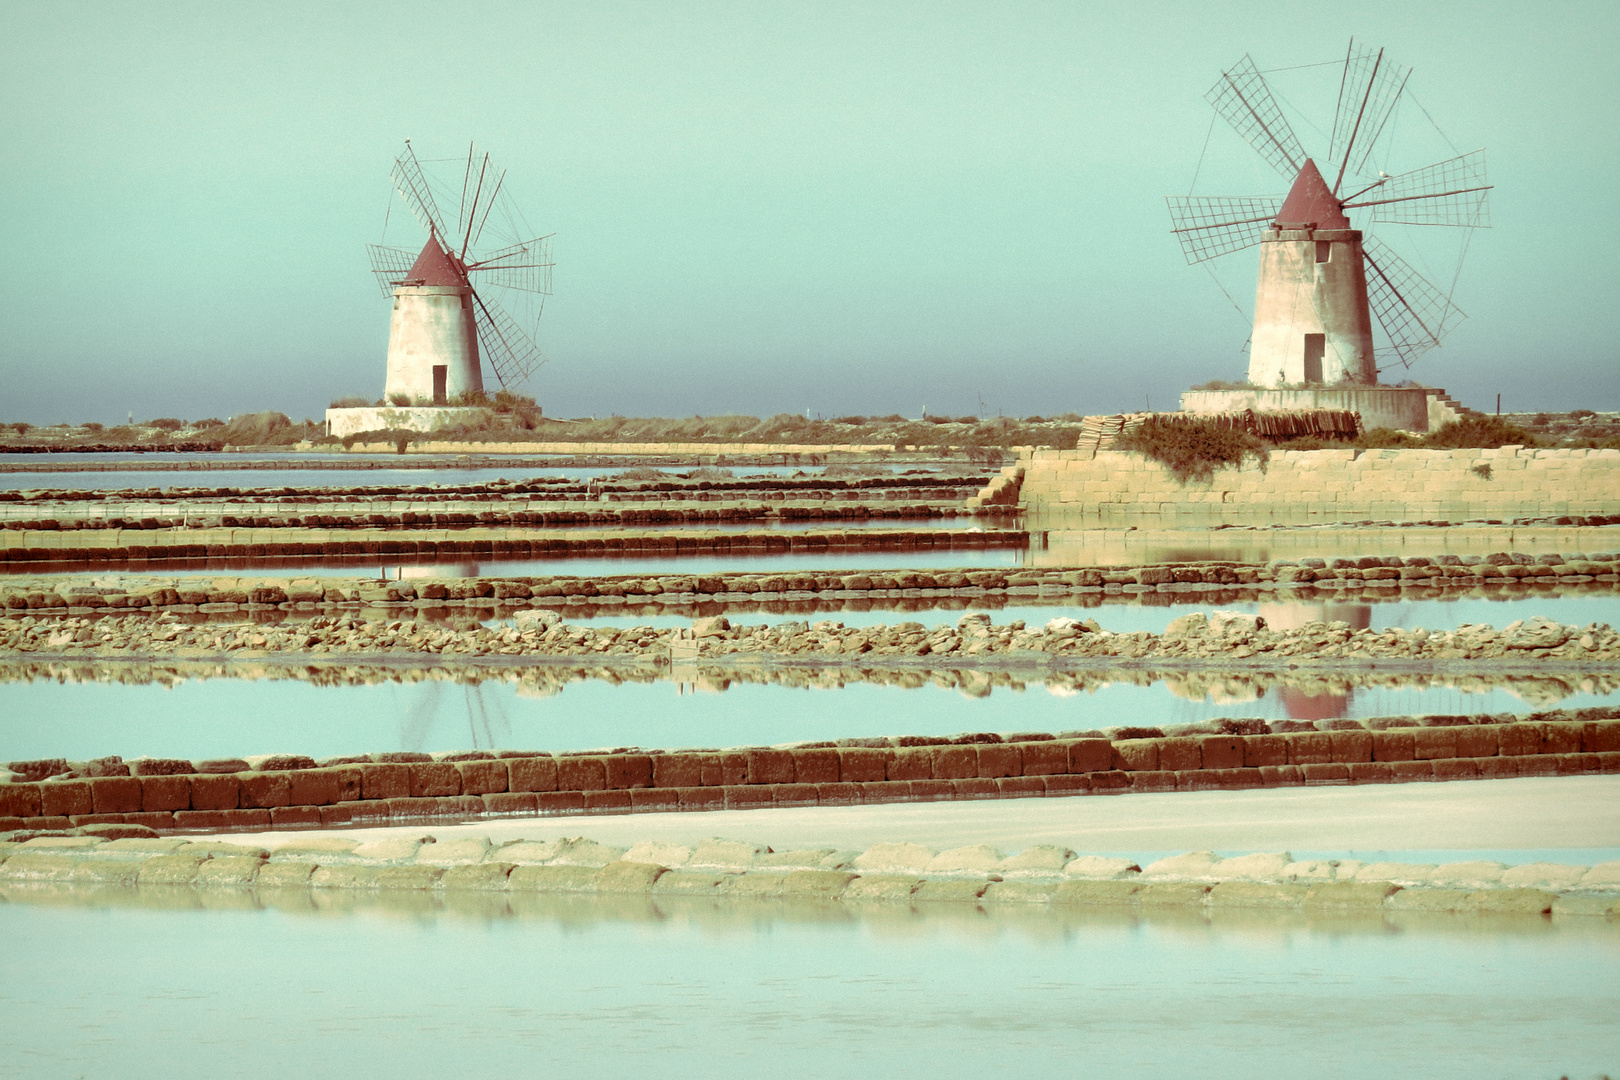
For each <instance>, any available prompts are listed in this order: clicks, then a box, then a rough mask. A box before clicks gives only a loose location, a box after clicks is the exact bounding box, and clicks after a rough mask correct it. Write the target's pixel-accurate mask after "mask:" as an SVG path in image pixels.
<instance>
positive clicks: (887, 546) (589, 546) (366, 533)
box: [0, 528, 1029, 563]
mask: <svg viewBox="0 0 1620 1080" xmlns="http://www.w3.org/2000/svg"><path fill="white" fill-rule="evenodd" d="M1028 543H1029V534H1028V533H1027V532H1023V531H1022V530H1015V529H1000V530H993V531H989V532H986V531H983V530H979V529H971V530H970V529H961V530H957V529H924V530H905V529H859V530H852V531H848V532H844V531H838V530H836V529H830V530H817V531H815V532H810V531H805V532H792V533H787V532H764V531H761V532H749V533H739V532H699V531H690V532H688V531H681V532H665V533H660V532H635V531H616V532H610V533H596V534H592V533H588V532H569V533H567V534H565V535H562V536H558V535H555V534H551V535H547V534H542V533H538V532H535V531H533V530H523V529H488V528H468V529H456V530H453V531H452V530H448V529H419V530H413V531H411V532H407V533H401V532H395V531H386V530H383V529H343V530H330V529H302V528H285V529H153V530H124V529H107V530H96V531H70V532H57V531H54V530H50V531H34V530H13V529H7V530H4V531H0V562H4V563H27V562H93V563H125V562H143V561H148V560H154V559H158V560H162V559H245V558H266V557H278V558H312V559H313V558H326V557H335V556H350V555H353V556H383V557H385V558H386V557H388V556H417V557H422V556H426V557H430V558H431V557H436V556H439V557H442V556H447V555H448V556H457V555H465V556H469V557H472V558H483V559H491V558H501V559H525V558H533V557H559V558H560V557H568V556H591V555H606V554H655V555H676V554H699V553H701V554H719V555H725V554H767V553H772V552H775V553H784V552H789V551H792V552H818V551H821V552H825V551H829V550H837V551H898V550H913V549H925V550H931V549H933V548H953V547H960V548H982V547H1024V546H1026V545H1027V544H1028Z"/></svg>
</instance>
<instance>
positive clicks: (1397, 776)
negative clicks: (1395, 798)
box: [1389, 761, 1434, 784]
mask: <svg viewBox="0 0 1620 1080" xmlns="http://www.w3.org/2000/svg"><path fill="white" fill-rule="evenodd" d="M1389 776H1390V779H1391V780H1393V781H1394V782H1395V783H1397V784H1410V783H1413V782H1415V781H1419V780H1424V781H1427V780H1433V779H1434V764H1433V763H1432V762H1428V761H1392V762H1390V763H1389Z"/></svg>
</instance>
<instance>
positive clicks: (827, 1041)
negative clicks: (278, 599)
mask: <svg viewBox="0 0 1620 1080" xmlns="http://www.w3.org/2000/svg"><path fill="white" fill-rule="evenodd" d="M127 892H128V893H130V894H133V895H131V896H124V895H107V894H105V893H103V894H102V895H99V896H94V897H88V898H86V897H82V896H77V895H72V894H61V895H56V896H52V895H49V894H43V895H27V894H26V892H25V891H22V890H15V889H8V890H7V899H8V900H10V901H12V902H7V903H0V938H3V939H4V940H5V941H6V942H7V943H8V945H7V965H8V975H7V978H6V979H5V980H4V981H3V982H0V1011H3V1013H4V1015H5V1016H6V1020H7V1029H8V1036H7V1039H6V1042H7V1052H6V1054H5V1055H4V1056H3V1057H0V1076H17V1077H23V1076H26V1077H30V1078H55V1077H80V1076H87V1075H88V1076H96V1075H100V1076H109V1075H117V1076H120V1077H127V1078H132V1080H138V1078H145V1077H153V1078H164V1080H167V1078H169V1077H174V1076H196V1075H208V1076H211V1077H212V1076H217V1077H235V1076H244V1077H260V1076H269V1075H286V1074H287V1073H288V1072H294V1073H296V1074H297V1075H298V1076H301V1077H312V1078H319V1077H342V1078H345V1080H347V1078H349V1077H353V1076H357V1075H359V1076H464V1075H469V1074H470V1073H472V1072H475V1071H476V1072H477V1073H480V1074H483V1073H490V1074H495V1075H518V1076H523V1075H531V1074H535V1073H538V1072H544V1073H545V1074H548V1075H577V1076H602V1075H622V1074H624V1073H627V1072H630V1071H641V1072H646V1073H648V1074H650V1075H657V1076H669V1077H714V1076H746V1077H755V1076H758V1075H760V1074H761V1073H762V1072H775V1071H782V1072H785V1073H789V1074H791V1075H793V1076H804V1077H834V1076H840V1077H841V1076H848V1075H850V1074H851V1073H852V1072H855V1073H864V1074H869V1075H889V1076H915V1075H928V1074H934V1075H1003V1076H1006V1075H1046V1074H1051V1075H1097V1076H1215V1077H1224V1076H1243V1077H1273V1076H1275V1077H1297V1076H1313V1077H1317V1076H1320V1077H1362V1076H1399V1075H1410V1074H1412V1072H1413V1070H1414V1065H1415V1063H1418V1062H1421V1063H1422V1065H1421V1070H1420V1071H1421V1074H1422V1075H1424V1076H1427V1077H1469V1078H1474V1077H1481V1076H1490V1077H1495V1076H1504V1077H1506V1076H1515V1077H1517V1076H1546V1077H1555V1076H1559V1075H1566V1076H1572V1077H1591V1076H1596V1075H1598V1074H1599V1073H1607V1072H1612V1070H1613V1068H1614V1063H1615V1061H1616V1045H1617V1044H1616V1041H1615V1032H1614V1016H1615V1015H1616V1012H1617V1010H1620V980H1617V979H1616V978H1615V974H1614V973H1615V971H1616V970H1620V935H1617V934H1615V933H1614V932H1613V929H1612V927H1611V926H1610V925H1609V924H1607V923H1605V922H1603V921H1601V920H1575V921H1572V920H1563V921H1554V922H1548V921H1547V920H1545V919H1518V920H1507V921H1502V922H1490V923H1486V922H1482V921H1480V920H1477V919H1473V918H1465V917H1455V916H1440V917H1438V918H1435V917H1431V918H1429V919H1410V918H1409V919H1406V920H1404V921H1403V920H1400V919H1397V918H1395V917H1393V916H1389V917H1385V918H1379V917H1377V916H1372V917H1369V918H1366V919H1355V918H1337V919H1335V918H1327V919H1308V918H1306V917H1304V916H1300V915H1298V914H1297V913H1287V914H1272V913H1268V912H1257V911H1244V910H1236V911H1229V912H1222V913H1220V914H1218V915H1215V916H1213V917H1211V916H1205V915H1202V914H1191V913H1186V914H1181V913H1166V914H1163V915H1148V916H1145V917H1144V916H1142V915H1138V914H1135V913H1132V912H1130V911H1128V910H1120V911H1112V910H1107V909H1091V910H1087V909H1075V910H1072V911H1059V910H1057V909H1052V908H1046V907H1045V906H1044V905H1032V908H1031V910H1022V909H1014V908H1013V907H1012V906H1011V905H1008V906H1005V907H1004V908H1003V909H1000V910H986V909H981V908H978V907H975V906H973V905H971V904H938V905H931V906H929V907H930V909H929V910H916V909H913V908H911V907H908V906H906V905H896V906H892V907H877V908H869V909H866V910H854V909H851V908H846V907H841V906H839V905H838V904H836V903H833V904H826V905H804V906H796V905H779V904H748V903H727V904H720V905H716V904H714V903H713V902H712V901H699V902H696V903H681V902H674V903H672V902H669V901H668V900H653V899H647V898H641V897H637V898H632V899H625V900H615V899H613V898H607V897H603V898H597V897H592V898H589V899H583V900H569V899H567V898H559V897H551V896H534V897H529V898H524V897H519V896H515V895H514V896H510V897H508V896H501V895H498V894H497V895H494V896H477V895H474V896H470V897H460V898H456V897H450V898H437V897H434V896H432V895H431V894H426V893H418V894H413V895H409V896H399V897H395V898H390V899H386V900H379V899H376V898H365V897H357V896H354V895H352V894H347V893H343V892H342V891H332V892H329V893H328V894H327V895H319V894H318V893H311V892H309V891H306V890H289V891H288V895H284V896H281V895H274V894H270V893H266V894H256V893H253V892H249V891H247V890H242V891H239V892H230V891H215V892H211V893H204V892H201V891H195V892H194V891H192V890H189V889H184V890H179V891H177V892H173V893H167V894H159V893H157V892H155V891H153V890H127ZM789 1062H791V1065H790V1066H787V1067H786V1068H784V1067H783V1066H785V1065H786V1063H789Z"/></svg>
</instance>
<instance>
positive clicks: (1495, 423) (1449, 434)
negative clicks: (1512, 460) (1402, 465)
mask: <svg viewBox="0 0 1620 1080" xmlns="http://www.w3.org/2000/svg"><path fill="white" fill-rule="evenodd" d="M1419 445H1421V446H1426V447H1432V448H1434V449H1436V450H1494V449H1496V448H1497V447H1499V446H1535V445H1536V437H1535V436H1534V435H1531V434H1530V433H1529V432H1528V431H1526V430H1524V429H1523V428H1521V427H1519V426H1517V425H1516V424H1510V423H1508V422H1507V421H1506V420H1503V419H1502V418H1501V417H1499V416H1467V417H1464V418H1463V419H1461V420H1453V421H1452V422H1451V423H1449V424H1446V425H1445V426H1443V427H1441V428H1440V429H1439V430H1438V431H1431V432H1429V434H1428V435H1426V436H1424V437H1423V439H1422V440H1421V441H1420V443H1419Z"/></svg>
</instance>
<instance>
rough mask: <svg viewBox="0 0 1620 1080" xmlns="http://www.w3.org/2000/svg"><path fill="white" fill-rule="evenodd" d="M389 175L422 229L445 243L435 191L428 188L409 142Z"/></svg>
mask: <svg viewBox="0 0 1620 1080" xmlns="http://www.w3.org/2000/svg"><path fill="white" fill-rule="evenodd" d="M389 175H390V176H392V177H393V179H394V187H396V188H397V189H398V190H399V197H400V198H402V199H404V200H405V205H406V206H407V207H409V208H410V211H411V213H412V214H413V215H414V216H415V217H416V220H417V221H418V222H419V223H420V224H421V226H422V228H424V229H426V230H428V231H429V232H430V233H432V234H433V235H434V236H435V237H436V238H438V239H439V241H440V242H441V243H442V242H444V240H445V233H444V220H443V219H442V218H440V217H439V208H438V206H437V205H436V204H435V203H434V201H433V189H432V188H430V187H429V186H428V182H427V177H425V176H423V175H422V166H421V165H419V164H418V163H417V161H416V151H414V150H412V149H411V144H410V142H409V141H407V142H406V143H405V152H404V153H403V154H401V155H400V156H399V157H398V158H396V159H395V160H394V168H393V169H392V171H390V173H389Z"/></svg>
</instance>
